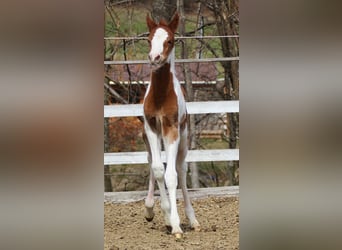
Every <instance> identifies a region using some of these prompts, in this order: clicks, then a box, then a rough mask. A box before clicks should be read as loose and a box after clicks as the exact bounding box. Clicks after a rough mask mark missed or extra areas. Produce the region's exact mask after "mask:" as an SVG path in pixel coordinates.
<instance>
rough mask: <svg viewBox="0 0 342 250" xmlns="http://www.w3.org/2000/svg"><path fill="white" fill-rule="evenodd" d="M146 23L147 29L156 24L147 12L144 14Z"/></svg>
mask: <svg viewBox="0 0 342 250" xmlns="http://www.w3.org/2000/svg"><path fill="white" fill-rule="evenodd" d="M146 23H147V27H148V30H149V31H151V30H152V29H153V28H155V27H156V26H157V24H156V23H155V22H154V21H153V20H152V19H151V18H150V15H149V14H148V13H147V15H146Z"/></svg>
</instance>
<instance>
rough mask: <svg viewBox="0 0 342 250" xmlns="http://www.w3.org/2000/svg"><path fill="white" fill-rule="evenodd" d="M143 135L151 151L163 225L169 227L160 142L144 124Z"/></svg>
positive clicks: (168, 210) (152, 167) (168, 205)
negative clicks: (162, 214) (144, 134)
mask: <svg viewBox="0 0 342 250" xmlns="http://www.w3.org/2000/svg"><path fill="white" fill-rule="evenodd" d="M145 133H146V137H147V139H148V142H149V145H150V149H151V156H152V157H151V158H152V159H151V160H152V163H151V169H152V171H153V175H154V178H155V179H156V180H157V184H158V187H159V191H160V199H161V208H162V211H163V213H164V218H165V224H166V225H170V204H169V200H168V198H167V194H166V190H165V182H164V173H165V170H164V165H163V162H162V160H161V156H160V153H161V145H160V143H161V141H160V138H159V137H158V135H157V134H155V133H154V132H153V131H152V130H151V129H150V127H149V126H148V125H147V124H145Z"/></svg>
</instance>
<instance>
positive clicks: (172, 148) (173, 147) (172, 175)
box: [164, 138, 183, 234]
mask: <svg viewBox="0 0 342 250" xmlns="http://www.w3.org/2000/svg"><path fill="white" fill-rule="evenodd" d="M164 145H165V149H166V154H167V167H166V173H165V182H166V186H167V189H168V191H169V198H170V206H171V207H170V208H171V211H170V212H171V213H170V223H171V226H172V234H182V233H183V231H182V229H181V228H180V219H179V215H178V211H177V202H176V190H177V184H178V183H177V182H178V181H177V172H176V158H177V152H178V145H179V138H177V139H176V140H175V141H174V142H172V143H170V144H169V143H168V141H167V139H166V138H165V139H164Z"/></svg>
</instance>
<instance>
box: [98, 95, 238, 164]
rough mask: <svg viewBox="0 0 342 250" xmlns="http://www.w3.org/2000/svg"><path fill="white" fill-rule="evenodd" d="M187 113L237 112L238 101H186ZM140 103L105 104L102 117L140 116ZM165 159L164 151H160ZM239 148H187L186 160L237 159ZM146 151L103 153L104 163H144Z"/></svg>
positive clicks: (141, 112) (141, 111)
mask: <svg viewBox="0 0 342 250" xmlns="http://www.w3.org/2000/svg"><path fill="white" fill-rule="evenodd" d="M187 112H188V114H206V113H237V112H239V101H212V102H188V103H187ZM142 115H143V108H142V104H126V105H105V106H104V117H107V118H108V117H128V116H142ZM162 159H163V160H164V161H165V152H163V153H162ZM238 160H239V149H211V150H189V152H188V155H187V157H186V161H187V162H204V161H238ZM144 163H147V152H146V151H144V152H125V153H123V152H120V153H105V154H104V165H120V164H144Z"/></svg>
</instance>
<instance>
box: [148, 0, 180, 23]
mask: <svg viewBox="0 0 342 250" xmlns="http://www.w3.org/2000/svg"><path fill="white" fill-rule="evenodd" d="M176 10H177V0H154V1H153V3H152V12H151V15H152V18H153V19H154V21H155V22H159V21H160V20H161V19H164V20H165V21H167V22H169V21H170V20H171V18H172V17H173V15H174V13H175V11H176Z"/></svg>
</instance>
